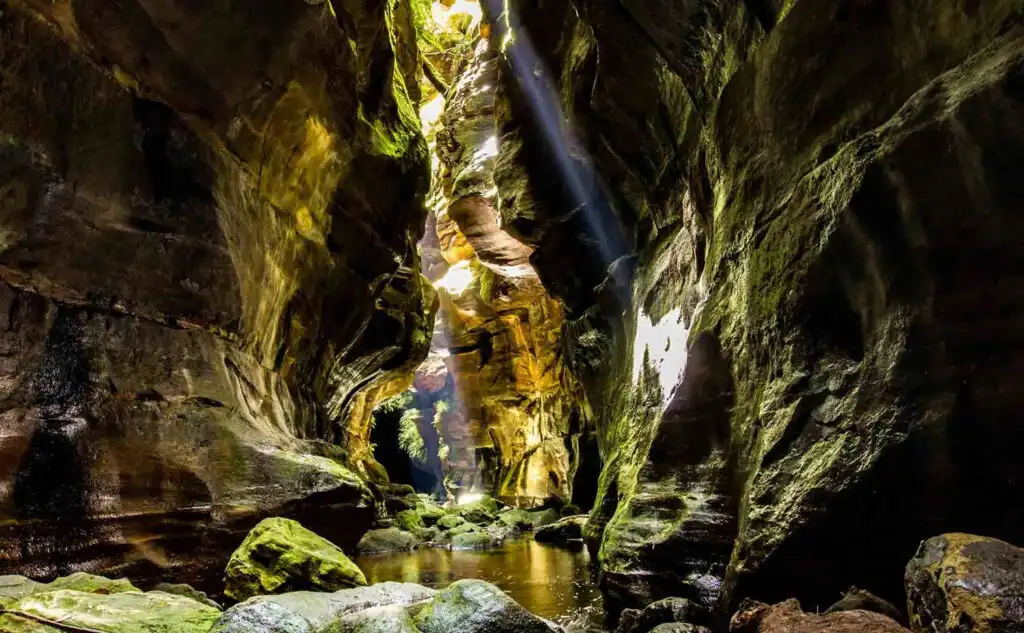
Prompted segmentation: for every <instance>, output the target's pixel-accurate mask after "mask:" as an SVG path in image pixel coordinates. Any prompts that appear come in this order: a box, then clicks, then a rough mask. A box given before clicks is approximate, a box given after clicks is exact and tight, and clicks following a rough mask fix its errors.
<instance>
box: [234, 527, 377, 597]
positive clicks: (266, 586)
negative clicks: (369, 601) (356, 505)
mask: <svg viewBox="0 0 1024 633" xmlns="http://www.w3.org/2000/svg"><path fill="white" fill-rule="evenodd" d="M224 580H225V583H226V587H225V589H224V594H225V595H226V596H228V597H229V598H231V599H233V600H239V601H241V600H246V599H248V598H251V597H253V596H259V595H264V594H272V593H286V592H292V591H299V590H303V589H314V590H318V591H336V590H338V589H342V588H348V587H358V586H361V585H365V584H366V577H365V576H363V572H362V571H361V570H360V569H359V567H357V566H356V564H355V563H353V562H352V561H351V560H349V558H348V556H346V555H345V553H344V552H342V551H341V549H340V548H338V546H337V545H335V544H333V543H331V542H330V541H328V540H326V539H324V538H322V537H320V536H317V535H316V534H314V533H313V532H311V531H309V530H307V529H306V528H304V527H302V526H301V525H299V523H298V522H296V521H292V520H290V519H282V518H273V519H265V520H263V521H261V522H260V523H259V525H257V526H256V527H255V528H253V530H252V531H251V532H250V533H249V535H248V536H247V537H246V539H245V541H243V542H242V544H241V545H240V546H239V547H238V549H237V550H235V553H234V554H232V555H231V560H229V561H228V566H227V569H226V570H225V572H224Z"/></svg>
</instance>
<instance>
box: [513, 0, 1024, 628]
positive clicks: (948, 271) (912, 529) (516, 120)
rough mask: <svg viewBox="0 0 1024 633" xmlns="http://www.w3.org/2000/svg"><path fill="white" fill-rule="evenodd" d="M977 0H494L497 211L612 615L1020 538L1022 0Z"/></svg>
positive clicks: (791, 585) (891, 593)
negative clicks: (561, 389) (548, 336)
mask: <svg viewBox="0 0 1024 633" xmlns="http://www.w3.org/2000/svg"><path fill="white" fill-rule="evenodd" d="M983 4H984V9H982V8H981V6H982V3H977V2H969V1H966V0H964V1H954V2H940V1H928V2H915V3H910V4H907V3H888V2H882V1H875V0H840V1H837V2H828V3H821V2H813V1H810V0H794V1H788V2H784V3H782V2H757V1H754V0H749V1H748V0H693V1H690V2H675V3H667V2H661V1H659V0H628V1H624V2H617V1H613V0H585V1H584V0H579V1H570V0H543V1H541V0H518V1H516V2H512V3H510V6H511V7H512V9H513V15H512V16H511V18H510V19H511V22H512V24H513V28H518V27H520V26H521V27H522V28H518V30H517V32H516V35H517V37H516V39H515V41H514V42H513V43H512V44H511V45H510V46H509V48H508V49H507V51H506V56H505V61H504V64H503V81H502V82H501V84H500V85H501V86H502V89H503V91H504V96H503V98H502V99H501V100H500V101H501V103H500V104H499V105H498V106H496V107H497V110H498V120H499V128H500V130H501V145H500V155H499V157H498V158H497V160H496V164H497V167H496V172H495V181H496V183H497V186H498V188H499V191H500V194H499V205H498V206H499V211H500V214H501V216H502V226H503V228H505V229H506V230H508V231H509V232H510V233H512V234H514V235H516V236H517V237H519V238H521V239H522V240H523V241H525V242H526V243H528V244H530V245H532V246H534V247H535V248H536V250H535V252H534V253H533V255H532V257H531V261H532V262H533V264H534V265H535V268H536V270H537V272H538V273H539V275H540V277H541V279H542V280H543V281H544V284H545V286H546V287H547V288H548V289H549V290H550V291H551V292H552V293H554V294H555V295H557V296H558V297H560V298H561V299H563V300H564V301H565V302H566V305H567V307H568V314H567V316H566V323H565V325H564V327H563V342H564V343H565V347H566V348H567V355H568V358H569V362H570V367H571V369H572V371H573V372H574V373H575V374H576V375H577V376H578V377H579V378H580V380H581V381H582V382H583V385H584V388H585V391H586V394H587V398H588V401H589V404H590V409H591V410H592V411H593V414H594V416H595V420H596V424H597V427H598V431H599V441H600V452H601V456H602V459H603V462H604V468H603V473H602V478H601V481H600V486H599V491H598V500H597V504H596V506H595V509H594V511H593V513H592V514H591V519H590V521H589V523H588V526H587V537H588V541H589V543H590V544H591V545H592V546H594V547H595V551H597V550H598V549H599V558H600V564H601V566H602V569H603V572H604V574H603V578H604V583H605V584H604V588H605V590H606V597H607V600H606V605H608V606H609V607H610V608H611V609H613V610H615V609H617V608H621V607H623V606H630V605H635V606H639V605H642V604H645V603H647V602H649V601H651V600H653V599H657V598H659V597H664V596H667V595H683V596H684V597H687V598H691V599H694V600H697V601H699V602H701V603H703V604H705V605H707V606H711V607H713V606H715V605H716V604H717V605H720V608H721V609H722V610H723V611H724V610H725V608H726V605H727V604H730V603H734V602H735V601H736V600H738V599H739V598H741V597H743V596H745V595H757V596H760V597H765V598H767V599H770V600H781V599H785V598H787V597H789V596H793V595H798V596H800V597H801V598H802V599H805V600H806V601H808V603H812V602H813V603H815V604H822V605H824V604H828V603H830V602H831V601H833V600H834V599H835V596H837V595H839V594H840V593H841V592H842V590H843V589H845V588H846V587H847V586H848V585H849V584H850V583H854V584H856V585H857V586H859V587H863V588H865V589H866V590H869V591H871V592H873V593H876V594H878V595H879V596H881V597H882V598H885V599H888V600H890V601H897V600H899V599H900V594H901V587H899V585H898V584H897V583H896V580H897V579H898V578H899V577H900V572H899V566H900V565H901V564H902V563H901V561H905V560H907V559H908V558H909V556H910V555H911V553H912V551H913V549H914V547H915V546H916V544H917V543H918V542H919V541H920V539H921V538H922V537H924V536H926V535H928V534H935V533H941V532H943V531H948V530H950V529H953V528H954V526H964V527H957V528H956V529H965V528H966V529H971V530H974V531H977V532H978V533H986V534H992V535H994V536H997V537H1000V538H1006V539H1008V540H1010V541H1011V542H1013V541H1016V542H1020V541H1021V540H1024V532H1022V529H1024V528H1022V526H1021V523H1020V522H1019V521H1018V520H1016V518H1014V510H1013V509H1012V508H1014V507H1015V504H1013V503H1007V500H1011V499H1018V498H1020V496H1021V494H1022V490H1021V484H1020V482H1022V481H1024V472H1022V468H1024V462H1022V461H1021V460H1020V459H1019V455H1018V454H1017V452H1018V451H1017V450H1016V447H1017V446H1019V445H1020V444H1021V440H1022V430H1021V427H1020V425H1019V424H1016V423H1015V422H1014V421H1013V420H1015V419H1016V417H1015V416H1016V412H1017V411H1019V410H1020V408H1021V406H1022V404H1024V392H1022V391H1021V390H1020V389H1019V386H1018V385H1017V383H1016V382H1014V380H1015V379H1014V378H1013V377H1014V376H1016V375H1017V374H1018V373H1019V372H1020V369H1021V367H1022V366H1024V346H1021V345H1020V344H1019V338H1020V336H1019V331H1018V330H1019V327H1018V325H1017V324H1018V323H1019V322H1020V317H1021V309H1022V305H1024V304H1022V302H1021V293H1020V287H1019V284H1018V283H1017V277H1019V271H1020V270H1024V260H1022V257H1024V255H1022V251H1021V249H1020V248H1019V244H1020V241H1021V236H1022V235H1024V223H1022V220H1021V217H1022V216H1021V214H1020V213H1018V210H1019V206H1020V205H1019V200H1020V198H1021V195H1022V193H1024V190H1022V188H1021V187H1022V183H1024V178H1022V176H1024V174H1022V172H1021V165H1024V161H1022V160H1021V159H1022V157H1024V150H1022V147H1024V145H1022V139H1021V134H1020V126H1019V121H1020V120H1021V117H1022V114H1024V104H1022V101H1024V96H1022V94H1021V90H1020V84H1021V80H1022V79H1021V78H1022V76H1024V45H1022V31H1021V28H1020V20H1021V17H1022V15H1024V3H1022V2H1020V0H996V1H994V2H985V3H983ZM495 24H496V25H497V27H498V28H499V31H500V27H501V25H502V24H503V22H502V21H498V20H495ZM498 35H499V36H501V35H502V34H501V33H500V32H499V33H498ZM534 53H536V55H537V56H538V57H539V59H532V58H531V55H532V54H534ZM523 86H528V87H529V88H530V89H524V88H523ZM538 95H539V96H538ZM541 114H544V115H547V116H548V118H544V117H543V116H540V115H541ZM552 121H553V122H552ZM684 366H685V370H683V367H684ZM837 570H843V573H841V574H840V573H836V571H837ZM838 615H841V614H838Z"/></svg>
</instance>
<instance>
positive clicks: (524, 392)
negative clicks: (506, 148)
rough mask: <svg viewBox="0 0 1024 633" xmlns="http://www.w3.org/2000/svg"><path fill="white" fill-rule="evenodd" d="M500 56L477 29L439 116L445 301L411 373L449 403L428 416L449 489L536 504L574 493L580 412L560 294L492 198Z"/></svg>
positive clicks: (439, 273)
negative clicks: (428, 347) (425, 352)
mask: <svg viewBox="0 0 1024 633" xmlns="http://www.w3.org/2000/svg"><path fill="white" fill-rule="evenodd" d="M498 64H499V60H498V55H497V53H496V52H495V51H494V50H492V47H491V42H490V41H489V40H487V39H482V40H480V41H479V42H478V43H477V45H476V49H475V52H474V53H473V55H472V58H471V60H470V61H469V67H468V69H467V70H466V71H465V72H463V73H462V74H461V75H460V76H459V78H458V80H457V81H456V82H455V83H454V85H453V86H452V87H451V90H450V91H449V93H448V96H447V100H446V103H445V109H444V112H443V113H442V115H441V118H440V121H439V124H438V132H437V139H436V147H437V154H438V158H439V159H440V161H439V162H440V164H439V169H438V173H437V179H436V180H437V182H436V183H435V196H434V198H433V199H434V200H435V203H434V204H433V205H432V206H433V208H434V210H433V217H432V222H430V223H429V224H428V231H429V232H432V233H433V234H434V235H436V243H435V244H434V248H433V249H432V250H431V251H430V254H427V253H425V254H424V272H425V274H426V275H427V276H428V277H429V278H430V279H431V281H433V282H434V285H435V286H436V287H437V288H438V293H439V297H440V310H439V312H438V317H437V318H438V324H437V330H436V331H435V335H434V336H435V338H434V347H433V349H432V352H431V356H430V358H428V361H427V363H425V364H424V366H422V367H421V368H420V369H419V370H417V375H416V378H415V380H414V384H415V385H416V387H417V389H418V390H420V391H421V392H423V393H427V394H433V396H432V397H431V400H437V399H444V400H445V401H446V402H447V403H448V405H449V406H447V407H446V408H445V410H444V411H442V412H440V413H435V412H434V411H425V413H424V416H423V420H424V424H426V425H430V424H431V423H433V426H434V427H436V429H437V431H438V432H439V434H440V438H439V441H440V443H441V445H443V447H444V448H443V450H444V451H445V454H444V455H443V458H442V459H441V467H442V470H443V473H444V475H445V478H446V485H447V486H448V488H449V489H451V490H459V489H462V490H473V491H481V492H482V491H487V492H490V493H491V494H494V495H495V496H497V497H499V498H501V499H503V500H505V501H507V502H509V503H519V504H524V505H534V504H537V503H539V502H540V501H542V500H544V499H546V498H547V497H549V496H552V495H556V496H560V497H564V498H566V499H568V498H570V497H571V495H572V483H573V477H574V475H575V472H576V466H577V464H578V461H579V458H578V452H579V448H578V443H579V437H580V435H581V433H582V432H583V428H582V427H583V423H582V421H581V420H582V417H581V411H580V406H579V394H578V391H579V388H578V385H577V383H576V381H575V380H574V378H573V376H572V374H571V373H569V372H568V371H566V367H565V363H564V359H563V357H562V354H561V325H562V319H563V310H562V307H561V304H560V303H559V302H557V301H555V300H554V299H552V298H551V297H550V296H549V295H548V293H547V291H546V290H545V289H544V286H543V285H542V284H541V283H540V280H539V279H538V277H537V274H536V272H535V271H534V270H533V267H532V266H531V264H530V262H529V257H530V254H531V252H532V249H531V248H529V247H527V246H524V245H523V244H522V243H520V242H519V241H517V240H516V239H515V238H513V237H512V236H511V235H509V234H508V233H507V232H506V231H505V230H504V229H503V228H502V226H501V222H500V219H499V217H498V213H497V211H496V209H495V196H496V193H497V190H496V189H495V185H494V181H493V179H492V176H491V174H492V171H493V169H494V159H495V156H496V155H497V151H498V145H497V136H496V135H497V128H496V126H495V120H494V96H495V83H496V81H497V79H498V77H497V70H498ZM428 237H432V236H428ZM430 258H433V260H435V261H431V260H430ZM435 418H436V419H435ZM428 432H429V431H428Z"/></svg>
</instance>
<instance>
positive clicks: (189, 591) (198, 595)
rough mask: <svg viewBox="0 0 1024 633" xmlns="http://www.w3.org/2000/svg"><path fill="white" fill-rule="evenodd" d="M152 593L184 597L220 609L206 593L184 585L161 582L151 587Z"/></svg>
mask: <svg viewBox="0 0 1024 633" xmlns="http://www.w3.org/2000/svg"><path fill="white" fill-rule="evenodd" d="M153 591H162V592H164V593H171V594H174V595H176V596H185V597H186V598H192V599H193V600H195V601H196V602H201V603H203V604H205V605H206V606H208V607H214V608H216V609H219V608H220V605H219V604H217V602H215V601H214V600H212V599H210V596H208V595H206V592H204V591H199V590H198V589H196V588H195V587H193V586H192V585H187V584H185V583H171V582H161V583H158V584H157V585H155V586H154V587H153Z"/></svg>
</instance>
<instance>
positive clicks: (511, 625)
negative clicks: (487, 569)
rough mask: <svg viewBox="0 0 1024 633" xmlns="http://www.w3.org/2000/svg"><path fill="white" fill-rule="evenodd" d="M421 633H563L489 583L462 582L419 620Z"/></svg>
mask: <svg viewBox="0 0 1024 633" xmlns="http://www.w3.org/2000/svg"><path fill="white" fill-rule="evenodd" d="M416 628H418V629H419V630H420V631H421V633H552V632H557V631H560V629H559V628H558V627H556V626H554V625H553V624H551V623H549V622H547V621H545V620H542V619H541V618H538V617H537V616H535V615H533V614H532V613H530V612H529V611H527V610H526V609H524V608H523V607H521V606H520V605H519V603H517V602H516V601H515V600H513V599H512V598H510V597H508V596H507V595H505V593H504V592H502V591H501V589H498V588H497V587H495V586H494V585H492V584H490V583H486V582H484V581H482V580H459V581H457V582H454V583H452V584H450V585H448V587H447V588H446V589H444V590H443V591H442V592H441V593H439V594H438V595H437V597H436V598H434V599H433V600H432V601H431V602H430V604H429V605H427V607H426V608H425V609H423V611H422V612H420V614H419V615H418V616H417V617H416Z"/></svg>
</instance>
